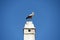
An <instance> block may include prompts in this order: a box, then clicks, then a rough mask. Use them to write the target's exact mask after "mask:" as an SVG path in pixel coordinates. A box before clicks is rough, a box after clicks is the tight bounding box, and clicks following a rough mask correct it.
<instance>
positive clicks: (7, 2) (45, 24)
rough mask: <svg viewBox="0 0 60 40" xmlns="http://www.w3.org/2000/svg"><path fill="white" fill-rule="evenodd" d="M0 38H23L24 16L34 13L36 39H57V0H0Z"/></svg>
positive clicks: (15, 39)
mask: <svg viewBox="0 0 60 40" xmlns="http://www.w3.org/2000/svg"><path fill="white" fill-rule="evenodd" d="M0 3H1V7H0V8H1V15H0V16H1V18H0V19H1V26H0V27H1V29H0V30H1V32H0V33H1V37H0V38H1V40H23V28H24V25H25V22H26V19H25V18H26V16H27V15H29V14H30V13H31V12H32V11H33V12H34V13H35V16H34V17H33V19H32V21H33V23H34V25H35V27H36V40H59V38H60V37H59V36H60V35H59V33H60V31H59V1H58V0H1V1H0Z"/></svg>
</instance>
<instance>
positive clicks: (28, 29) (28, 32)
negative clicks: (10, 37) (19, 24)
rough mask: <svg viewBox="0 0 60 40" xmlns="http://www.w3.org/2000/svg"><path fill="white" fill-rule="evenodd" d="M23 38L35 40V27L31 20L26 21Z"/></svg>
mask: <svg viewBox="0 0 60 40" xmlns="http://www.w3.org/2000/svg"><path fill="white" fill-rule="evenodd" d="M24 40H35V27H34V24H33V22H32V21H27V22H26V24H25V26H24Z"/></svg>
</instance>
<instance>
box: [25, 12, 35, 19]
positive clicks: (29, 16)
mask: <svg viewBox="0 0 60 40" xmlns="http://www.w3.org/2000/svg"><path fill="white" fill-rule="evenodd" d="M32 16H34V12H32V14H30V15H28V16H27V17H26V19H31V18H32Z"/></svg>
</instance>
